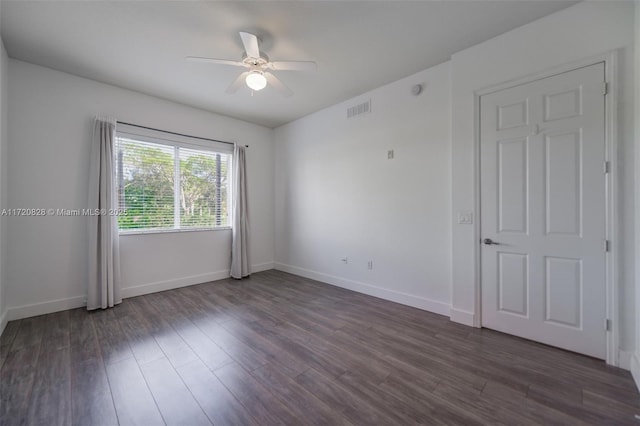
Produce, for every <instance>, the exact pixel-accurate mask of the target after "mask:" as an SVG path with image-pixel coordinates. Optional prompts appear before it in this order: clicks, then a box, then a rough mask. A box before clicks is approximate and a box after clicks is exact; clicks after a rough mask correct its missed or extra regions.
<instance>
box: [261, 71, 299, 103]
mask: <svg viewBox="0 0 640 426" xmlns="http://www.w3.org/2000/svg"><path fill="white" fill-rule="evenodd" d="M264 77H265V78H266V79H267V82H268V83H269V84H270V85H271V86H273V88H274V89H276V90H277V91H278V92H280V93H282V95H283V96H286V97H289V96H291V95H293V92H292V91H291V89H289V88H288V87H287V86H285V85H284V83H283V82H281V81H280V80H279V79H278V78H277V77H276V76H275V75H273V74H271V73H270V72H265V73H264Z"/></svg>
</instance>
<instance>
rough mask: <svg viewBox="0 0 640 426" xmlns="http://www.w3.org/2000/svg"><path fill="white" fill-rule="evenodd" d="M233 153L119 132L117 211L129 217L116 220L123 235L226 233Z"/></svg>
mask: <svg viewBox="0 0 640 426" xmlns="http://www.w3.org/2000/svg"><path fill="white" fill-rule="evenodd" d="M163 135H164V134H163ZM164 137H165V138H166V137H167V136H166V135H165V136H164ZM169 137H172V138H173V136H172V135H169ZM176 138H177V137H176ZM177 139H179V138H177ZM220 145H222V144H220ZM229 147H230V146H228V147H227V146H225V147H224V148H223V149H220V148H221V147H216V146H213V147H209V146H200V145H193V144H188V143H185V142H184V141H180V140H166V139H161V138H158V137H157V136H156V137H153V136H151V137H150V136H145V135H136V134H129V133H125V132H122V131H120V130H119V131H118V133H117V135H116V152H115V154H116V155H115V156H116V167H115V174H116V176H115V180H116V190H117V196H118V206H119V208H120V209H122V210H125V211H126V214H122V215H120V216H119V217H118V225H119V228H120V232H127V231H129V232H131V231H135V232H145V231H146V232H149V231H162V230H193V229H212V228H228V227H229V226H230V223H231V220H230V206H231V203H230V198H231V192H230V188H231V185H230V177H231V152H230V150H229Z"/></svg>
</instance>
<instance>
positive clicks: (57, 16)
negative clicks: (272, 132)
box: [0, 0, 576, 127]
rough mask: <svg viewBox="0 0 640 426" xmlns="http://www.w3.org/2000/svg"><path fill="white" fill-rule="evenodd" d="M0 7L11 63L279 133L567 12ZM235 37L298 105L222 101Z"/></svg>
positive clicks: (344, 5) (347, 4)
mask: <svg viewBox="0 0 640 426" xmlns="http://www.w3.org/2000/svg"><path fill="white" fill-rule="evenodd" d="M0 1H2V5H1V11H2V14H1V23H0V25H1V27H0V28H1V35H2V39H3V41H4V43H5V47H6V49H7V52H8V54H9V56H10V57H12V58H16V59H20V60H23V61H27V62H32V63H34V64H38V65H43V66H46V67H50V68H54V69H57V70H60V71H65V72H68V73H71V74H75V75H78V76H81V77H86V78H90V79H93V80H97V81H101V82H104V83H109V84H113V85H116V86H120V87H124V88H127V89H132V90H136V91H139V92H143V93H147V94H150V95H154V96H158V97H161V98H165V99H169V100H172V101H175V102H180V103H183V104H187V105H191V106H195V107H199V108H203V109H206V110H209V111H212V112H216V113H220V114H224V115H228V116H232V117H237V118H240V119H243V120H246V121H250V122H254V123H258V124H263V125H265V126H268V127H276V126H279V125H281V124H284V123H287V122H289V121H292V120H295V119H297V118H299V117H302V116H305V115H307V114H310V113H312V112H314V111H317V110H320V109H322V108H325V107H327V106H330V105H333V104H336V103H338V102H341V101H344V100H346V99H349V98H351V97H353V96H356V95H358V94H361V93H364V92H366V91H368V90H371V89H373V88H376V87H379V86H381V85H383V84H386V83H389V82H392V81H395V80H398V79H400V78H402V77H406V76H408V75H411V74H413V73H416V72H418V71H420V70H423V69H426V68H429V67H431V66H434V65H437V64H439V63H442V62H444V61H446V60H448V59H449V57H450V56H451V55H452V54H453V53H454V52H457V51H459V50H462V49H464V48H467V47H469V46H472V45H474V44H477V43H479V42H482V41H484V40H487V39H489V38H492V37H494V36H497V35H499V34H502V33H504V32H506V31H509V30H511V29H513V28H516V27H519V26H521V25H523V24H526V23H528V22H531V21H534V20H536V19H538V18H540V17H543V16H545V15H548V14H551V13H553V12H555V11H558V10H560V9H563V8H566V7H568V6H570V5H571V4H574V3H576V2H575V1H560V0H554V1H541V0H535V1H526V0H517V1H515V0H512V1H479V0H476V1H412V2H405V1H373V2H368V1H366V2H365V1H291V2H282V1H278V2H271V1H261V2H247V1H233V2H192V1H176V2H169V1H155V2H151V1H123V2H106V1H69V2H63V1H45V2H32V1H24V0H21V1H7V0H0ZM238 31H248V32H253V33H255V34H257V35H258V36H259V37H260V38H261V39H262V45H261V48H262V50H263V51H265V52H266V53H267V54H268V55H269V57H270V58H271V59H272V60H312V61H316V62H317V64H318V71H317V72H315V73H308V72H291V71H278V72H276V74H277V76H278V77H280V78H281V79H282V80H283V81H284V82H285V83H286V84H287V85H288V86H289V87H290V88H291V89H292V90H293V91H294V92H295V94H294V95H293V96H292V97H290V98H284V97H282V96H281V95H280V94H279V93H277V92H276V91H275V90H273V89H271V88H269V87H268V88H266V89H265V90H263V91H261V92H258V93H255V95H254V96H251V93H250V91H249V89H248V88H246V87H243V88H242V89H240V90H239V91H238V93H236V94H235V95H227V94H225V92H224V91H225V89H226V88H227V86H228V85H229V84H230V83H231V81H232V80H233V79H234V78H235V76H236V75H237V74H238V73H239V72H240V71H242V69H240V68H233V67H225V66H213V65H206V64H199V63H190V62H186V61H185V60H184V57H185V56H188V55H192V56H209V57H215V58H225V59H226V58H228V59H234V60H239V59H240V58H241V54H242V44H241V42H240V37H239V35H238Z"/></svg>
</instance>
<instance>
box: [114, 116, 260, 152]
mask: <svg viewBox="0 0 640 426" xmlns="http://www.w3.org/2000/svg"><path fill="white" fill-rule="evenodd" d="M116 123H118V124H125V125H127V126H133V127H139V128H141V129H147V130H155V131H156V132H163V133H169V134H170V135H176V136H184V137H185V138H193V139H201V140H203V141H209V142H219V143H227V144H229V145H235V144H234V143H233V142H227V141H219V140H217V139H210V138H203V137H200V136H192V135H185V134H184V133H176V132H170V131H168V130H161V129H154V128H153V127H147V126H141V125H139V124H133V123H127V122H126V121H116ZM245 148H249V145H245Z"/></svg>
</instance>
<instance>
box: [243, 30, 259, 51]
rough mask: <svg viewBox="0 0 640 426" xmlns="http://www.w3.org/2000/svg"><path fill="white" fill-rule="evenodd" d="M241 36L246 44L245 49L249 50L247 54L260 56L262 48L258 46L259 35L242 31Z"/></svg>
mask: <svg viewBox="0 0 640 426" xmlns="http://www.w3.org/2000/svg"><path fill="white" fill-rule="evenodd" d="M240 38H241V39H242V44H243V45H244V50H245V52H247V56H248V57H250V58H259V57H260V49H259V48H258V37H256V36H255V35H253V34H251V33H244V32H242V31H240Z"/></svg>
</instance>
